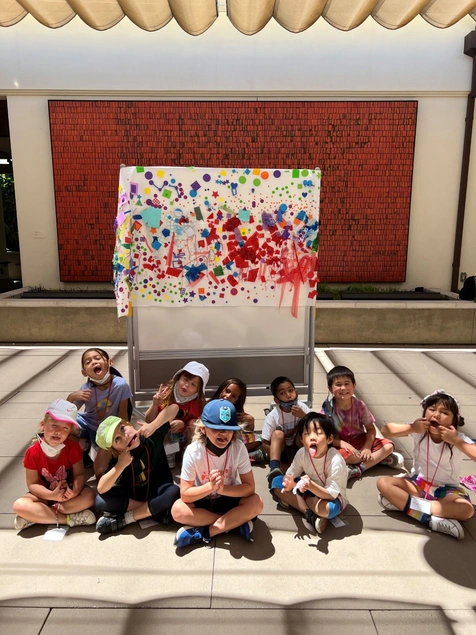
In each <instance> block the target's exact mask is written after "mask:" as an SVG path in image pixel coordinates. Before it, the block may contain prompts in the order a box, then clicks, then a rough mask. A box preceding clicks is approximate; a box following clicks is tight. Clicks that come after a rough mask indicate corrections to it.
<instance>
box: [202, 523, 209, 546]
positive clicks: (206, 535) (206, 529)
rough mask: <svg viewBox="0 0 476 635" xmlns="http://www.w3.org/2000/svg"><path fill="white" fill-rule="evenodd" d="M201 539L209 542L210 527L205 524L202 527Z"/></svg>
mask: <svg viewBox="0 0 476 635" xmlns="http://www.w3.org/2000/svg"><path fill="white" fill-rule="evenodd" d="M202 540H203V542H210V540H211V538H210V527H209V526H208V525H207V526H206V527H202Z"/></svg>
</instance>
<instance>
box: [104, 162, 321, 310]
mask: <svg viewBox="0 0 476 635" xmlns="http://www.w3.org/2000/svg"><path fill="white" fill-rule="evenodd" d="M320 178H321V173H320V170H319V169H318V168H316V169H293V170H279V169H258V168H255V169H253V168H177V167H139V166H136V167H125V168H121V171H120V181H119V200H118V213H117V218H116V248H115V253H114V259H113V268H114V280H115V292H116V299H117V305H118V315H119V317H121V316H124V315H130V313H131V309H132V306H134V305H136V306H144V305H146V306H151V305H153V304H156V305H158V306H170V307H176V306H184V305H186V306H187V305H188V306H197V305H206V306H211V305H217V306H227V305H228V306H246V305H261V306H276V307H290V308H291V311H292V314H293V315H294V316H295V317H297V314H298V307H300V306H307V305H310V304H312V303H313V302H314V300H315V297H316V286H317V263H318V259H317V251H318V244H319V190H320Z"/></svg>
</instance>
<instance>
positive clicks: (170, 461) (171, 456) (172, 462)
mask: <svg viewBox="0 0 476 635" xmlns="http://www.w3.org/2000/svg"><path fill="white" fill-rule="evenodd" d="M165 456H166V457H167V463H168V464H169V468H170V469H173V468H174V467H175V454H166V455H165Z"/></svg>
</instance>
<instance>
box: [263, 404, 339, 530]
mask: <svg viewBox="0 0 476 635" xmlns="http://www.w3.org/2000/svg"><path fill="white" fill-rule="evenodd" d="M298 435H299V438H300V439H301V443H302V446H303V447H302V448H300V449H299V450H298V451H297V452H296V456H295V457H294V460H293V462H292V464H291V467H289V469H288V470H287V472H286V474H285V476H284V478H283V479H282V489H281V488H279V486H278V487H276V488H275V489H274V494H275V496H276V497H277V498H279V499H280V500H281V501H283V502H284V504H285V506H286V507H288V506H292V507H294V508H295V509H298V510H299V511H300V512H302V513H303V514H304V517H305V519H306V522H307V524H309V525H310V526H311V527H312V529H313V530H314V529H315V530H316V531H317V533H318V534H321V533H322V532H323V531H324V529H325V528H326V525H327V521H328V519H331V518H335V516H338V515H339V514H340V512H341V511H342V510H343V509H344V507H345V505H346V504H347V499H346V495H345V487H346V483H347V467H346V465H345V461H344V459H343V458H342V457H341V455H340V454H339V452H338V451H337V450H336V449H335V448H333V447H332V442H333V441H334V437H335V427H334V423H333V421H332V419H330V418H329V417H326V416H325V415H321V414H317V413H316V412H309V413H308V414H307V415H305V416H304V417H302V419H300V420H299V423H298ZM296 477H298V478H297V479H296ZM277 480H278V479H275V483H276V481H277ZM296 481H297V485H296ZM291 490H293V491H291Z"/></svg>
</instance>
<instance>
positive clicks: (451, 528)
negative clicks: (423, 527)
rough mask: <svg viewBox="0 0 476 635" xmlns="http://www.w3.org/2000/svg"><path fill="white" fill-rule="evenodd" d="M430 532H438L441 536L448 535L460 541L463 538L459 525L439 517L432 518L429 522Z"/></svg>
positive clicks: (451, 520)
mask: <svg viewBox="0 0 476 635" xmlns="http://www.w3.org/2000/svg"><path fill="white" fill-rule="evenodd" d="M430 529H431V531H439V532H440V533H442V534H448V535H449V536H453V538H457V539H458V540H462V539H463V538H464V531H463V527H462V526H461V523H459V522H458V521H457V520H454V519H453V518H440V516H432V517H431V520H430Z"/></svg>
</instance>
